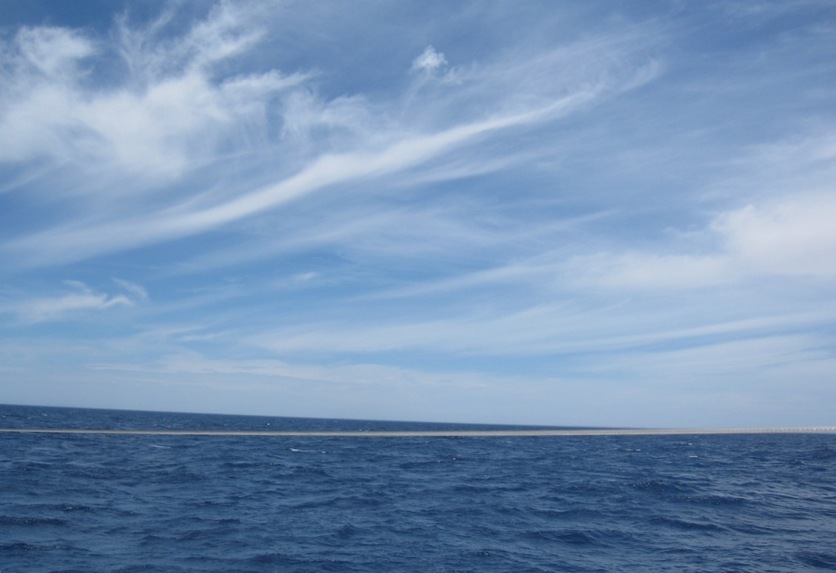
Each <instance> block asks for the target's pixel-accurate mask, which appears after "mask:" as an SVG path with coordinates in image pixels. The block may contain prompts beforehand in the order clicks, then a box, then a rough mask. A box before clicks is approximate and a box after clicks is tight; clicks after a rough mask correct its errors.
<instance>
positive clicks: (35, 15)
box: [0, 0, 836, 427]
mask: <svg viewBox="0 0 836 573" xmlns="http://www.w3.org/2000/svg"><path fill="white" fill-rule="evenodd" d="M0 41H2V43H3V45H2V49H1V50H0V73H2V81H0V134H2V137H0V263H2V264H0V403H3V402H4V403H18V404H43V405H67V406H92V407H115V408H130V409H152V410H176V411H199V412H225V413H245V414H269V415H285V416H315V417H351V418H376V419H404V420H428V421H461V422H497V423H531V424H556V425H607V426H726V427H729V426H797V425H832V424H833V423H834V420H835V419H834V411H836V408H834V405H836V328H834V327H836V296H835V295H836V223H834V220H836V187H834V185H836V104H834V102H836V5H834V4H833V3H832V2H830V1H828V0H821V1H813V0H810V1H807V0H798V1H792V0H783V1H777V0H776V1H774V2H760V1H757V0H753V1H751V2H734V3H733V2H725V1H722V2H720V1H718V2H711V1H708V2H680V1H658V2H656V1H648V2H641V3H628V5H624V3H621V2H595V1H593V2H582V3H581V2H554V1H551V0H549V1H544V2H533V1H532V2H489V3H485V2H481V1H478V2H464V1H463V2H452V3H451V2H440V1H439V2H426V1H415V2H411V1H403V2H375V1H364V2H324V3H310V2H273V1H270V2H266V1H265V2H259V1H253V2H226V3H224V2H219V3H213V2H208V1H194V2H190V1H185V0H184V1H170V2H165V1H148V2H142V3H135V2H116V1H107V2H104V1H102V2H84V3H66V2H63V1H58V0H55V1H46V0H41V1H39V2H31V1H13V0H7V1H5V2H3V3H2V4H1V5H0Z"/></svg>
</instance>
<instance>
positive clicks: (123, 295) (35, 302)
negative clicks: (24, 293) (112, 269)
mask: <svg viewBox="0 0 836 573" xmlns="http://www.w3.org/2000/svg"><path fill="white" fill-rule="evenodd" d="M114 282H115V283H116V284H117V285H118V286H119V287H121V289H122V291H123V292H115V293H106V292H100V291H96V290H94V289H92V288H90V287H89V286H88V285H86V284H85V283H83V282H80V281H73V280H67V281H64V285H65V287H66V289H65V291H64V292H63V293H61V294H55V295H52V296H37V297H31V298H23V299H18V300H16V301H15V302H14V303H13V304H6V305H3V306H4V307H5V308H2V307H0V311H5V312H4V314H11V315H13V316H15V318H16V320H17V321H18V322H19V323H22V324H34V323H39V322H49V321H54V320H62V319H66V318H70V317H73V316H77V315H78V314H80V313H84V312H89V311H103V310H107V309H111V308H115V307H120V306H123V307H129V306H134V305H135V304H136V303H137V302H141V301H144V300H147V299H148V293H147V292H146V291H145V289H143V288H142V287H141V286H139V285H136V284H134V283H131V282H128V281H125V280H121V279H115V280H114Z"/></svg>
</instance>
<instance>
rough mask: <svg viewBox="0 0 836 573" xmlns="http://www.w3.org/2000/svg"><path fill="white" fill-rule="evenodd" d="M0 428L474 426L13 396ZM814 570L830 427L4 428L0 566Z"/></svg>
mask: <svg viewBox="0 0 836 573" xmlns="http://www.w3.org/2000/svg"><path fill="white" fill-rule="evenodd" d="M0 428H107V429H123V430H137V429H138V430H223V431H253V430H299V431H305V430H350V431H357V430H360V431H373V430H389V431H392V430H399V429H405V430H433V429H443V430H447V429H455V428H460V429H468V430H470V429H480V428H479V427H476V428H474V427H473V426H450V425H444V424H402V423H396V422H364V421H350V420H312V419H300V418H266V417H242V416H218V415H196V414H162V413H148V412H120V411H106V410H82V409H68V408H37V407H22V406H0ZM490 428H491V427H490V426H483V427H481V429H490ZM822 570H836V435H833V434H764V435H693V436H690V435H679V436H662V435H659V436H569V437H518V436H513V437H461V438H457V437H334V436H332V437H309V436H293V437H265V436H196V435H179V436H178V435H104V434H34V433H2V432H0V571H2V573H24V572H59V571H60V572H79V573H82V572H83V573H90V572H149V571H159V572H166V573H177V572H214V571H224V572H242V573H245V572H253V573H256V572H258V573H261V572H268V571H271V572H272V571H275V572H319V571H334V572H364V573H365V572H396V571H405V572H406V571H410V572H412V571H414V572H474V573H476V572H478V573H486V572H502V573H508V572H546V571H571V572H593V571H594V572H611V571H677V572H683V571H692V572H698V571H699V572H702V571H705V572H709V571H710V572H717V571H728V572H732V571H734V572H747V571H751V572H758V573H763V572H770V571H772V572H790V571H792V572H798V571H822Z"/></svg>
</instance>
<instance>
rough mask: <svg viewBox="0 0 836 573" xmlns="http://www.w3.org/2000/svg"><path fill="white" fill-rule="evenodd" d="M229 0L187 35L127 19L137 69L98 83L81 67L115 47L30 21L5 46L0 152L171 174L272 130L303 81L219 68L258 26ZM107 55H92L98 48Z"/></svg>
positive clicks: (126, 39) (155, 176) (146, 174)
mask: <svg viewBox="0 0 836 573" xmlns="http://www.w3.org/2000/svg"><path fill="white" fill-rule="evenodd" d="M249 25H250V22H249V21H248V20H247V19H245V18H244V17H243V16H242V15H240V14H239V13H238V12H235V11H234V10H232V9H231V8H230V7H229V6H228V5H226V4H222V5H221V7H220V8H217V9H215V10H213V11H212V13H211V14H210V15H209V17H208V18H207V20H205V21H203V22H200V23H198V24H197V25H195V26H194V27H193V28H192V29H191V31H190V32H189V33H188V34H186V36H185V37H182V38H180V39H179V40H178V41H172V42H163V41H160V40H159V38H158V37H157V34H158V33H159V30H155V28H154V26H151V27H149V28H146V29H141V30H129V29H128V28H127V27H125V25H124V24H123V26H122V34H121V36H120V37H121V42H122V44H121V45H120V46H116V47H113V46H111V47H110V51H112V50H114V49H116V50H118V51H119V52H120V53H121V54H122V57H123V58H124V59H125V64H126V66H127V68H128V70H129V73H130V76H129V77H128V78H127V79H126V80H125V81H124V82H122V83H121V84H117V85H116V86H115V87H93V86H92V85H90V84H89V83H88V82H87V81H85V74H83V73H81V72H79V71H78V69H77V68H78V67H79V65H80V63H81V62H82V61H84V62H85V63H86V64H87V65H89V66H91V67H92V66H95V65H97V64H99V63H101V62H102V61H106V59H107V58H111V59H112V54H111V53H110V52H109V51H108V50H106V49H105V48H107V46H104V45H103V46H102V48H101V49H100V50H99V51H98V52H99V53H94V49H93V46H94V43H93V41H92V40H90V39H87V38H85V37H84V36H82V35H81V33H80V32H77V31H72V30H66V29H61V28H28V29H24V30H23V31H21V32H20V33H19V34H18V36H17V38H16V41H15V42H14V43H13V44H12V45H9V46H4V47H5V48H6V50H7V51H9V52H10V53H11V54H12V55H9V56H7V57H6V58H4V67H5V68H6V70H7V74H8V75H7V79H6V81H5V82H4V85H3V86H2V87H0V131H2V132H3V133H4V134H5V135H6V137H4V138H3V142H0V161H26V160H29V159H37V158H40V157H47V158H50V159H52V160H54V161H56V162H59V163H70V164H71V165H73V166H74V167H75V168H76V169H79V170H81V171H93V172H98V171H102V170H108V171H110V172H112V173H114V174H122V175H124V176H131V177H136V176H140V177H142V178H146V179H149V180H151V181H158V182H159V181H163V182H164V181H167V180H170V179H172V178H177V177H179V176H181V175H183V174H184V173H185V172H187V171H188V170H190V169H193V168H195V167H197V166H200V165H202V164H204V163H205V162H207V161H209V160H212V159H214V158H215V156H216V155H217V154H219V153H226V152H228V151H229V149H232V148H235V149H237V151H239V152H240V151H241V149H244V148H246V147H247V146H248V144H249V143H250V141H249V140H250V139H251V138H252V137H253V136H252V135H250V134H248V131H259V130H263V129H264V127H263V125H264V123H265V121H266V116H265V114H266V106H267V105H268V103H269V102H270V101H271V98H273V97H274V96H275V94H277V93H280V92H282V91H284V90H286V89H289V88H291V87H292V86H295V85H297V84H298V83H300V82H301V81H303V77H302V76H299V75H292V76H288V77H284V76H282V75H280V74H279V73H278V72H276V71H269V72H266V73H261V74H250V75H246V76H231V77H225V78H224V77H222V78H221V79H220V80H217V79H216V78H214V77H213V70H212V66H213V65H215V64H217V63H218V62H220V61H222V60H224V59H226V58H229V57H231V56H234V55H238V54H240V53H242V52H243V51H244V50H245V49H247V48H249V47H251V46H252V45H253V43H254V42H255V41H256V40H257V37H258V34H256V33H253V32H248V31H245V29H246V28H247V26H249ZM94 55H95V56H97V57H98V58H93V57H92V56H94Z"/></svg>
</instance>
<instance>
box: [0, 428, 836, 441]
mask: <svg viewBox="0 0 836 573" xmlns="http://www.w3.org/2000/svg"><path fill="white" fill-rule="evenodd" d="M0 433H7V434H9V433H12V434H110V435H121V436H231V437H239V436H240V437H244V436H253V437H274V438H505V437H507V438H512V437H551V436H691V435H723V434H836V426H834V427H815V428H813V427H811V428H690V429H689V428H656V429H643V428H625V429H588V430H456V431H446V430H431V431H420V430H419V431H381V430H369V431H320V432H316V431H261V430H258V431H225V430H224V431H212V430H90V429H81V430H79V429H58V428H48V429H47V428H39V429H28V428H0Z"/></svg>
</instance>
